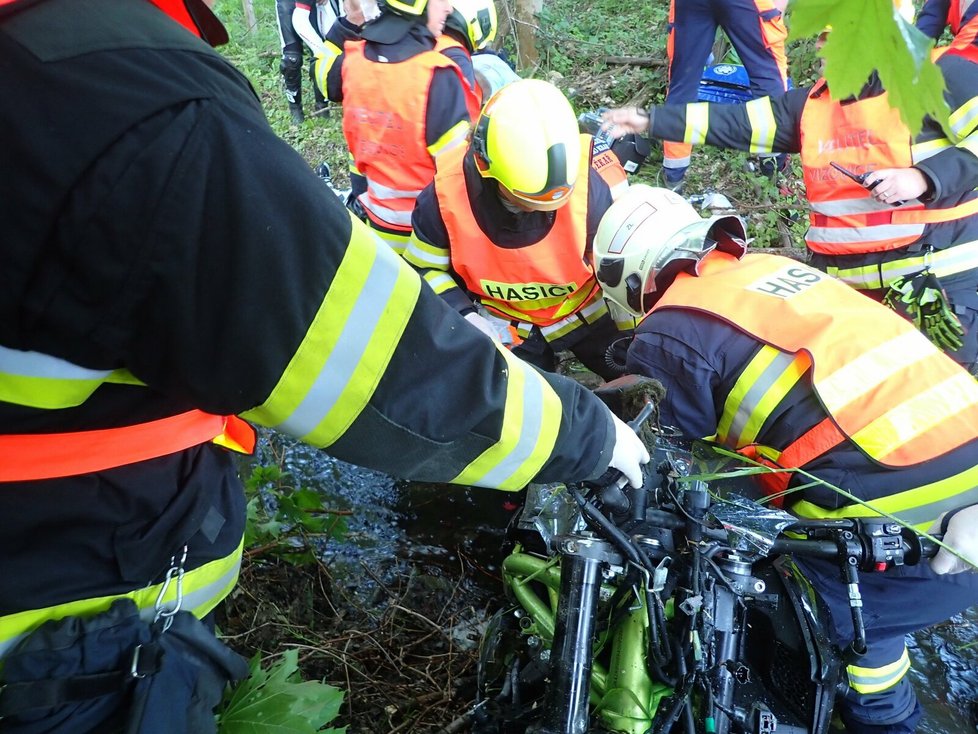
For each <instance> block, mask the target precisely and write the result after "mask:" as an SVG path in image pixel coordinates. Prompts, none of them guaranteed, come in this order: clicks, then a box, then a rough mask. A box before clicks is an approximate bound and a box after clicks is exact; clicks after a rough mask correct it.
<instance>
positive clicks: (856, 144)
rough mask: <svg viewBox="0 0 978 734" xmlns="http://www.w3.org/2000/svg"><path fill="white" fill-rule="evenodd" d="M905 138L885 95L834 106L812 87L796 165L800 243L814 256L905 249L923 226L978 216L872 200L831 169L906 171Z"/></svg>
mask: <svg viewBox="0 0 978 734" xmlns="http://www.w3.org/2000/svg"><path fill="white" fill-rule="evenodd" d="M911 143H912V140H911V137H910V132H909V130H908V129H907V127H906V125H904V124H903V122H902V121H901V120H900V116H899V113H898V112H897V111H896V110H895V109H891V108H890V106H889V102H888V99H887V96H886V94H885V93H884V94H880V95H877V96H875V97H869V98H867V99H860V100H856V101H851V102H847V103H846V104H840V103H839V102H837V101H834V100H832V98H831V96H830V95H829V92H828V89H827V88H826V87H825V86H824V84H822V83H820V84H816V85H815V87H814V89H813V91H812V94H810V95H809V97H808V101H807V102H806V104H805V109H804V110H803V112H802V117H801V161H802V166H803V168H804V175H805V190H806V192H807V195H808V200H809V203H810V204H811V207H812V211H811V215H810V221H811V226H810V228H809V230H808V232H807V233H806V234H805V241H806V243H807V245H808V247H809V249H811V250H812V251H813V252H818V253H822V254H825V255H851V254H858V253H868V252H882V251H886V250H894V249H897V248H900V247H906V246H907V245H909V244H911V243H912V242H915V241H917V240H918V239H919V238H920V236H921V235H922V234H923V232H924V226H925V225H927V224H934V223H938V222H949V221H953V220H955V219H960V218H963V217H967V216H972V215H973V214H975V213H976V212H978V203H975V202H965V203H964V204H960V205H957V206H953V207H948V208H946V209H934V208H926V207H925V206H924V205H923V204H921V203H919V202H909V203H907V204H905V205H904V206H901V207H894V206H891V205H889V204H883V203H880V202H878V201H876V200H875V199H874V198H872V196H871V195H870V191H869V190H867V189H866V188H864V187H863V186H861V185H860V184H858V183H856V182H855V181H852V180H851V179H849V178H848V177H846V176H844V175H843V174H842V173H840V172H839V171H836V170H835V169H834V168H832V167H831V166H830V165H829V164H830V163H837V164H839V165H841V166H843V167H845V168H847V169H849V170H850V171H852V172H853V173H856V174H862V173H866V172H868V171H874V170H877V169H880V168H908V167H909V166H911V165H913V160H912V158H911Z"/></svg>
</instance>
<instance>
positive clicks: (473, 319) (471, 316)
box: [464, 311, 499, 342]
mask: <svg viewBox="0 0 978 734" xmlns="http://www.w3.org/2000/svg"><path fill="white" fill-rule="evenodd" d="M464 318H465V320H466V321H468V322H469V323H470V324H472V326H474V327H475V328H477V329H478V330H479V331H481V332H482V333H483V334H485V335H486V336H488V337H489V338H490V339H492V340H493V341H497V342H498V341H499V332H497V331H496V329H495V328H494V327H493V325H492V324H490V323H489V322H488V321H487V320H486V319H484V318H483V317H482V316H480V315H479V314H478V313H476V312H475V311H471V312H469V313H467V314H465V317H464Z"/></svg>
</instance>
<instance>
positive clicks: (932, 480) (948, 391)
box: [594, 186, 978, 734]
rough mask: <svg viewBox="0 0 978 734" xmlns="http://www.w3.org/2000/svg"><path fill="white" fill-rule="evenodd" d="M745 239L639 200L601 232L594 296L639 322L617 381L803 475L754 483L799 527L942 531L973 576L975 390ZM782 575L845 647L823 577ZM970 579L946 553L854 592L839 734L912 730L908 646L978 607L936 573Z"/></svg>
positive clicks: (813, 276) (699, 432) (655, 193)
mask: <svg viewBox="0 0 978 734" xmlns="http://www.w3.org/2000/svg"><path fill="white" fill-rule="evenodd" d="M744 240H745V232H744V227H743V224H742V223H741V222H740V221H739V220H738V219H737V218H733V217H721V218H713V219H709V220H704V219H701V218H700V217H699V215H698V214H697V213H696V211H695V210H694V209H693V208H692V207H691V206H690V205H689V204H688V203H687V202H686V201H684V200H683V199H682V197H680V196H678V195H676V194H675V193H673V192H671V191H669V190H667V189H653V188H650V187H647V186H633V187H631V188H630V189H629V191H628V192H627V193H626V194H625V195H624V196H623V197H622V198H621V199H620V200H618V201H617V202H615V204H613V205H612V207H611V208H610V209H609V210H608V212H607V213H606V214H605V216H604V218H603V219H602V221H601V224H600V226H599V228H598V231H597V234H596V235H595V242H594V250H595V256H594V259H595V268H596V272H597V277H598V280H599V282H600V283H601V286H602V288H603V289H604V292H605V295H606V296H607V297H608V298H610V299H612V300H614V301H616V302H617V303H619V304H620V305H621V306H622V307H624V308H626V309H628V310H629V311H631V312H632V313H634V314H635V315H636V316H639V317H642V316H644V319H643V320H642V321H641V323H640V324H639V326H638V327H637V328H636V333H635V338H634V340H633V342H632V344H631V346H630V347H629V350H628V356H627V368H628V371H629V372H630V373H634V374H640V375H645V376H649V377H653V378H655V379H658V380H660V381H661V382H662V383H663V385H664V387H665V388H666V393H665V397H664V399H663V401H662V402H661V403H660V404H659V412H660V419H661V422H662V424H663V425H672V426H675V427H676V428H677V429H678V430H679V432H680V433H681V434H682V435H683V436H686V437H688V438H706V439H708V440H713V441H715V442H716V443H718V444H720V445H721V446H723V447H725V448H727V449H730V450H734V451H739V452H741V453H743V454H745V455H746V456H749V457H751V458H752V459H753V460H755V461H757V462H759V463H762V464H767V465H769V466H772V467H779V468H786V469H793V468H802V469H804V470H805V472H806V474H807V475H808V476H806V475H801V474H798V473H794V472H778V473H768V474H761V475H758V478H759V482H760V485H761V489H762V490H763V491H764V492H765V493H768V494H773V493H784V492H786V494H783V495H781V496H782V500H783V503H784V506H785V507H786V509H789V510H790V511H792V512H794V513H795V514H796V515H799V516H801V517H806V518H839V517H854V516H867V515H875V514H879V513H882V512H885V513H890V514H892V515H894V516H896V517H898V518H900V519H901V520H903V521H905V522H907V523H909V524H910V525H912V526H914V527H917V528H920V529H923V530H926V529H928V528H931V524H932V523H934V521H935V520H937V519H938V518H940V517H941V516H942V515H943V516H944V521H945V522H947V527H946V530H947V534H946V536H945V541H946V542H947V543H948V544H949V545H950V546H951V547H952V548H954V549H955V550H957V551H960V552H962V553H963V554H965V555H966V556H968V557H969V558H971V559H973V560H975V561H978V525H976V521H978V505H976V504H975V503H976V502H978V438H976V437H975V430H974V427H975V426H976V425H978V383H976V382H975V380H974V379H973V378H972V377H971V376H970V375H968V373H967V372H965V371H964V370H963V369H962V368H961V367H960V366H958V365H956V364H955V363H954V362H953V361H952V360H951V359H949V358H948V357H947V355H945V354H943V353H942V352H940V351H939V350H938V349H937V348H936V347H935V346H934V345H933V344H931V343H930V342H929V341H928V340H927V339H926V338H925V337H924V336H923V335H922V334H920V333H919V332H918V331H916V330H915V329H913V327H912V326H911V325H910V324H908V323H907V322H906V321H905V320H904V319H901V318H900V317H899V316H897V315H896V314H894V313H893V312H892V311H890V310H888V309H887V308H885V307H884V306H882V305H880V304H878V303H875V302H874V301H872V300H871V299H868V298H864V297H863V296H862V295H861V294H859V293H858V292H857V291H855V290H853V289H851V288H850V287H849V286H847V285H845V284H843V283H841V282H839V281H838V280H836V279H834V278H831V277H829V276H827V275H826V274H824V273H822V272H819V271H817V270H814V269H812V268H810V267H808V266H807V265H804V264H802V263H799V262H797V261H795V260H791V259H788V258H784V257H780V256H776V255H767V254H745V250H746V246H745V242H744ZM813 476H814V477H816V478H817V479H820V480H823V481H824V482H826V483H828V484H831V485H834V486H836V487H840V488H842V489H844V490H846V491H848V492H849V493H851V494H852V495H854V496H855V497H857V498H858V499H859V500H861V501H864V502H869V503H871V504H872V507H873V508H876V511H874V510H871V509H869V508H868V507H866V506H865V505H862V504H859V503H855V502H853V501H852V500H850V499H848V498H847V497H845V496H843V495H840V494H838V493H836V492H835V491H833V490H832V489H831V488H829V487H827V486H825V485H824V484H815V483H813V482H812V481H811V477H813ZM792 490H794V491H792ZM945 513H947V514H945ZM952 513H956V514H952ZM931 531H932V532H936V531H937V530H936V529H935V528H931ZM796 561H798V562H799V563H800V564H801V565H802V566H803V567H804V569H805V571H806V573H807V575H808V578H809V579H810V580H811V581H812V583H813V585H814V586H815V588H816V589H817V591H818V592H819V594H820V596H821V597H822V599H823V600H824V601H825V602H826V603H827V604H828V606H829V607H830V609H831V610H832V612H833V613H832V615H831V617H832V621H833V624H834V627H835V630H834V631H835V640H836V642H837V643H838V644H839V646H840V647H842V648H844V647H845V646H847V645H848V643H849V642H850V641H851V640H852V624H851V617H850V614H849V610H848V596H847V587H846V584H845V583H844V580H843V579H842V578H841V577H840V575H839V572H838V569H837V566H836V565H835V564H833V563H830V562H825V561H814V560H809V559H804V560H803V561H800V560H799V559H796ZM966 567H967V566H966V565H965V564H963V563H959V561H958V559H957V558H955V557H954V556H953V555H951V554H949V553H947V551H944V550H942V551H941V553H940V554H939V556H938V557H937V558H936V559H935V560H934V561H933V566H932V567H931V566H928V565H927V564H921V565H920V566H907V567H902V568H897V569H892V570H891V571H888V572H886V573H884V574H864V575H863V576H862V577H861V584H860V586H861V589H862V597H863V614H864V615H865V617H866V620H867V632H868V635H869V639H868V643H869V649H868V652H867V653H866V654H865V655H864V656H862V657H861V658H860V659H858V660H856V661H851V663H850V665H849V666H848V674H849V689H848V690H847V691H846V693H845V696H844V697H843V700H842V701H841V702H840V709H841V714H842V718H843V721H844V722H845V725H846V730H847V731H848V732H849V733H850V734H911V733H912V732H913V731H914V729H915V726H916V722H917V720H918V719H919V717H920V707H919V705H918V704H917V702H916V697H915V695H914V693H913V690H912V688H911V686H910V682H909V681H908V679H907V676H906V673H907V670H908V669H909V667H910V662H909V658H908V656H907V650H906V647H905V645H904V636H905V635H906V634H907V633H909V632H912V631H915V630H918V629H922V628H924V627H927V626H929V625H931V624H935V623H937V622H940V621H943V620H946V619H948V618H949V617H950V616H952V615H954V614H956V613H958V612H960V611H962V610H963V609H965V608H967V607H968V606H971V605H972V604H975V603H976V602H978V576H976V575H975V574H974V573H963V574H958V575H951V576H942V575H938V573H945V572H948V571H952V572H956V571H960V570H964V569H965V568H966Z"/></svg>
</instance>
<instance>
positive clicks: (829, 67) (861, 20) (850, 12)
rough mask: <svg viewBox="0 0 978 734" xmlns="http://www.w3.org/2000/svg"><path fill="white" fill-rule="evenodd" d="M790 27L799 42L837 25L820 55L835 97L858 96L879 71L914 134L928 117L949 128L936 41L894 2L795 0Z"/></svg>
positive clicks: (884, 0) (892, 99) (881, 0)
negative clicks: (934, 48)
mask: <svg viewBox="0 0 978 734" xmlns="http://www.w3.org/2000/svg"><path fill="white" fill-rule="evenodd" d="M790 25H791V37H792V38H793V39H797V38H803V37H805V36H814V35H817V34H819V33H821V32H822V31H823V30H824V29H825V27H826V26H827V25H831V26H832V32H831V33H829V34H828V38H827V40H826V42H825V46H824V48H823V49H822V51H821V53H820V55H821V56H822V57H823V58H824V59H825V78H826V79H827V80H828V82H829V89H830V90H831V94H832V98H833V99H845V98H846V97H850V96H852V95H854V94H858V93H859V90H860V89H862V87H863V85H864V84H865V83H866V80H867V79H868V78H869V77H870V75H871V74H872V73H873V71H874V70H876V71H878V72H879V77H880V81H881V82H882V83H883V87H884V88H885V89H886V90H887V92H888V94H889V98H890V104H891V105H892V106H893V107H896V108H897V109H899V110H900V117H901V118H902V119H903V121H904V123H906V125H907V127H909V128H910V132H911V134H913V135H916V134H917V133H918V132H919V131H920V127H921V124H922V123H923V120H924V117H925V116H927V115H930V116H931V117H933V118H934V119H935V120H937V121H938V122H940V123H941V124H942V125H946V123H947V116H948V108H947V104H946V103H945V101H944V79H943V77H942V76H941V72H940V70H939V69H938V68H937V67H936V66H934V64H933V62H932V61H931V60H930V50H931V46H932V45H933V42H932V41H931V40H930V39H929V38H927V37H926V36H925V35H924V34H923V33H921V32H920V31H918V30H917V29H916V28H915V27H914V26H913V25H912V24H910V23H908V22H907V21H906V20H904V19H903V18H902V17H901V16H900V14H899V13H898V12H897V11H896V9H895V8H894V6H893V1H892V0H858V1H856V2H854V1H853V0H794V2H792V4H791V24H790Z"/></svg>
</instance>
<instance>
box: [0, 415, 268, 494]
mask: <svg viewBox="0 0 978 734" xmlns="http://www.w3.org/2000/svg"><path fill="white" fill-rule="evenodd" d="M208 442H214V443H217V444H219V445H222V446H225V447H227V448H230V449H232V450H234V451H240V452H243V453H249V454H250V453H251V452H252V451H254V448H255V431H254V429H253V428H252V427H251V426H250V425H248V424H247V423H245V422H244V421H243V420H241V419H240V418H238V417H237V416H233V415H232V416H221V415H211V414H210V413H204V412H203V411H200V410H191V411H188V412H186V413H180V414H178V415H174V416H170V417H168V418H160V419H159V420H155V421H149V422H147V423H138V424H136V425H132V426H122V427H120V428H107V429H102V430H96V431H75V432H72V433H37V434H19V435H6V436H2V435H0V482H24V481H32V480H36V479H56V478H58V477H69V476H76V475H78V474H89V473H91V472H98V471H105V470H106V469H112V468H115V467H119V466H125V465H127V464H134V463H136V462H138V461H146V460H147V459H155V458H157V457H160V456H166V455H168V454H174V453H176V452H178V451H183V450H184V449H189V448H190V447H192V446H197V445H200V444H203V443H208Z"/></svg>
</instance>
